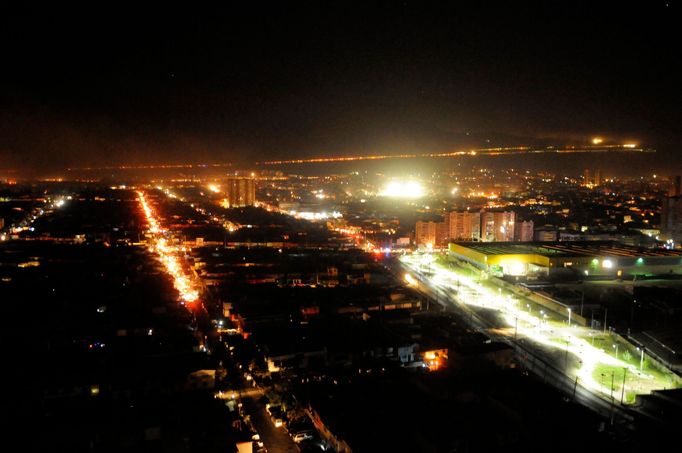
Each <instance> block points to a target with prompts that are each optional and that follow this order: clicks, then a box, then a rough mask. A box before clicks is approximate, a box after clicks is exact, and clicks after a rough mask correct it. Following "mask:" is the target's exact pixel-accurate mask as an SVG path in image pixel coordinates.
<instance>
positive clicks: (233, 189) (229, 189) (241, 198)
mask: <svg viewBox="0 0 682 453" xmlns="http://www.w3.org/2000/svg"><path fill="white" fill-rule="evenodd" d="M224 186H225V196H226V200H227V205H228V206H229V207H231V208H236V207H241V206H253V205H255V204H256V181H255V179H253V178H228V179H227V180H226V181H225V184H224Z"/></svg>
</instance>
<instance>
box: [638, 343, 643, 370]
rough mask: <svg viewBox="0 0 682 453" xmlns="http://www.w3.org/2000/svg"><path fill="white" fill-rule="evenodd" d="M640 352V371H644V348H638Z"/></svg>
mask: <svg viewBox="0 0 682 453" xmlns="http://www.w3.org/2000/svg"><path fill="white" fill-rule="evenodd" d="M637 350H638V351H640V353H641V354H640V355H639V371H642V366H643V365H644V348H637Z"/></svg>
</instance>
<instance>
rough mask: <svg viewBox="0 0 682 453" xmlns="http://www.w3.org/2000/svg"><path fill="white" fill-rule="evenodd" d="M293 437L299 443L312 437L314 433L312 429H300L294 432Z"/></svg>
mask: <svg viewBox="0 0 682 453" xmlns="http://www.w3.org/2000/svg"><path fill="white" fill-rule="evenodd" d="M291 437H292V439H294V442H296V443H299V442H303V441H304V440H308V439H312V438H313V433H312V432H311V431H299V432H297V433H293V434H292V435H291Z"/></svg>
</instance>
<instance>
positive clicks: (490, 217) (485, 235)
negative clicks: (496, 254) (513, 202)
mask: <svg viewBox="0 0 682 453" xmlns="http://www.w3.org/2000/svg"><path fill="white" fill-rule="evenodd" d="M514 218H515V214H514V211H501V212H497V211H481V240H482V241H484V242H510V241H513V240H514Z"/></svg>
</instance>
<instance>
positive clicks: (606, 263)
mask: <svg viewBox="0 0 682 453" xmlns="http://www.w3.org/2000/svg"><path fill="white" fill-rule="evenodd" d="M449 252H450V253H451V254H452V255H453V256H454V257H455V258H457V259H460V260H464V261H467V262H468V263H470V264H472V265H474V266H476V267H478V268H479V269H482V270H486V271H488V272H491V273H493V274H496V275H511V276H527V275H548V276H561V275H565V276H571V275H572V276H574V277H576V278H581V279H582V278H603V279H614V278H619V277H621V278H632V277H634V276H641V277H651V276H657V275H666V276H671V275H678V276H679V275H682V251H680V250H665V249H642V248H639V247H633V246H626V245H622V244H619V243H617V242H611V241H602V242H598V241H583V242H578V241H575V242H533V243H511V244H510V243H504V242H502V243H500V242H497V243H496V242H492V243H473V242H453V243H450V245H449Z"/></svg>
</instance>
